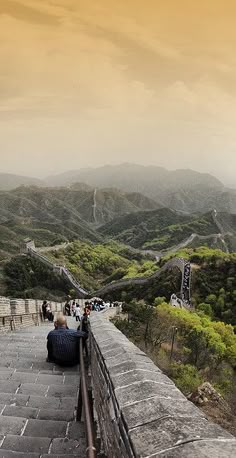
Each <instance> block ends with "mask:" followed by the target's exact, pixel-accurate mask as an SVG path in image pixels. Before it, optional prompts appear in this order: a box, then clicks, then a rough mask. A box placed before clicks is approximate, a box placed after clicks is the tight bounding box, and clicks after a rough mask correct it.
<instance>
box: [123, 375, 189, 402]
mask: <svg viewBox="0 0 236 458" xmlns="http://www.w3.org/2000/svg"><path fill="white" fill-rule="evenodd" d="M115 394H116V398H117V400H118V403H119V405H120V407H124V406H125V405H129V404H132V403H134V402H140V401H143V400H144V399H147V398H154V397H159V398H163V397H165V398H167V399H172V400H173V401H175V400H179V401H184V400H185V399H186V398H185V396H184V395H183V394H182V393H181V392H180V391H179V390H178V388H176V387H175V385H165V384H161V383H155V382H153V381H150V382H149V381H147V382H146V381H144V382H137V383H133V384H131V385H129V386H126V387H122V388H116V389H115Z"/></svg>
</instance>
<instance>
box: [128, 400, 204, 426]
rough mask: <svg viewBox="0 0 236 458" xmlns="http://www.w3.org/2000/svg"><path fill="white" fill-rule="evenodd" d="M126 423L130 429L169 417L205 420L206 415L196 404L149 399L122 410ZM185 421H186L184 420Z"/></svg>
mask: <svg viewBox="0 0 236 458" xmlns="http://www.w3.org/2000/svg"><path fill="white" fill-rule="evenodd" d="M122 412H123V415H124V418H125V422H126V424H127V426H128V429H132V428H136V427H137V426H140V425H143V424H146V423H150V422H152V421H155V420H158V419H161V418H163V417H164V416H168V417H170V418H174V419H175V418H177V417H181V418H182V419H183V418H184V417H187V418H190V417H191V418H197V419H199V418H201V417H202V418H205V415H204V413H202V411H200V410H199V409H198V408H197V407H196V406H195V405H194V404H192V403H191V402H189V401H187V399H185V400H181V401H180V400H175V401H174V402H173V400H172V399H167V398H159V397H154V398H147V399H144V400H143V401H141V402H137V403H134V404H131V405H127V406H125V407H123V408H122ZM183 421H184V420H183Z"/></svg>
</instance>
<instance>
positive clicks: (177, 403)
mask: <svg viewBox="0 0 236 458" xmlns="http://www.w3.org/2000/svg"><path fill="white" fill-rule="evenodd" d="M90 322H91V341H90V345H91V373H92V384H93V394H94V403H95V409H96V412H97V418H98V423H99V429H100V434H101V440H102V443H103V448H104V451H105V453H106V455H107V456H108V457H112V458H123V457H142V458H144V457H146V458H151V457H152V458H154V457H162V458H180V457H181V458H191V457H196V458H203V457H206V456H207V457H209V458H211V457H212V458H213V457H214V458H215V457H220V458H223V457H225V458H226V457H232V456H236V439H235V438H234V437H233V436H231V435H230V434H229V433H228V432H226V431H224V430H223V429H222V428H221V427H219V426H217V425H215V424H212V423H210V422H209V421H208V420H207V419H206V418H205V416H204V414H203V413H202V412H201V411H200V410H199V409H198V408H197V407H195V406H194V404H192V403H191V402H190V401H188V400H187V399H186V398H185V396H184V395H183V394H182V393H181V392H180V391H179V390H178V389H177V387H176V386H175V385H174V383H173V382H172V381H171V380H170V379H169V378H168V377H166V376H165V375H164V374H163V373H162V372H161V370H160V369H159V368H158V367H157V366H155V365H154V363H153V362H152V361H151V360H150V359H149V358H148V357H147V355H146V354H145V353H143V352H142V351H141V350H139V349H138V348H137V347H136V346H135V345H133V344H132V343H131V342H130V341H129V340H128V339H127V338H126V337H125V336H124V335H123V334H122V333H121V332H120V331H119V330H118V329H117V328H116V327H115V326H114V325H113V324H112V323H111V322H109V320H108V319H106V313H103V312H100V313H94V314H93V316H92V317H91V319H90Z"/></svg>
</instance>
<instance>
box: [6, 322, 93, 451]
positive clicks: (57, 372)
mask: <svg viewBox="0 0 236 458" xmlns="http://www.w3.org/2000/svg"><path fill="white" fill-rule="evenodd" d="M70 325H72V319H71V322H70ZM74 326H75V321H74V320H73V326H71V327H74ZM52 328H53V325H52V324H48V323H47V324H44V325H42V326H39V327H35V326H34V327H31V328H28V329H24V330H21V331H16V332H12V333H8V334H5V335H1V336H0V458H13V457H14V458H23V457H26V458H46V457H51V458H56V457H58V458H59V457H60V458H65V457H66V458H73V457H74V456H77V457H85V456H86V442H85V431H84V425H83V423H82V424H81V423H76V422H75V408H76V401H77V392H78V385H79V372H78V368H77V367H75V368H60V367H59V366H55V365H54V364H53V363H47V362H46V336H47V333H48V332H49V331H50V330H51V329H52Z"/></svg>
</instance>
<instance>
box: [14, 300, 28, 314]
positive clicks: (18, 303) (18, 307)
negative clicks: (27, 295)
mask: <svg viewBox="0 0 236 458" xmlns="http://www.w3.org/2000/svg"><path fill="white" fill-rule="evenodd" d="M10 304H11V315H23V314H24V313H26V311H25V300H24V299H11V300H10Z"/></svg>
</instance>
